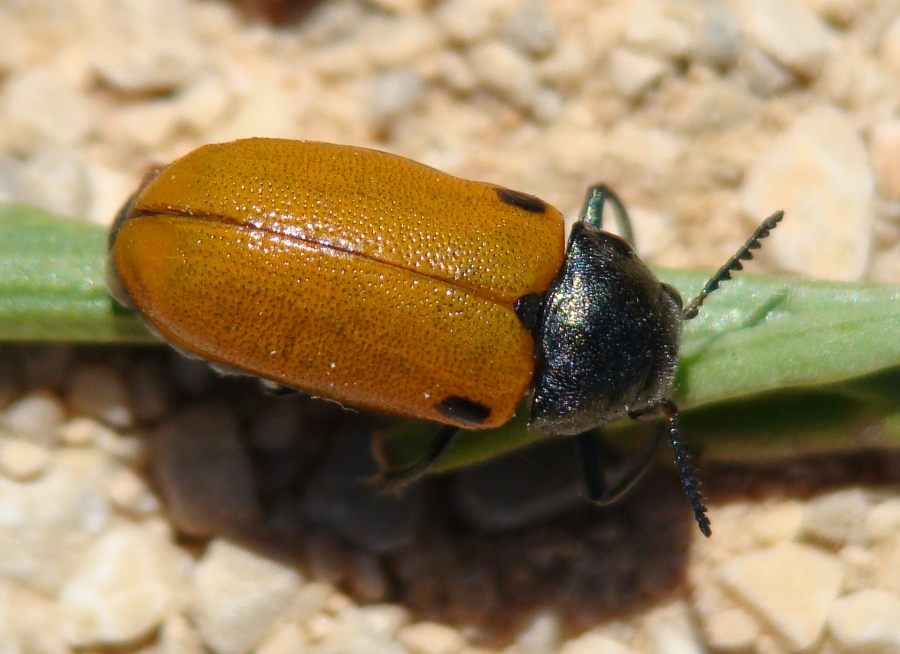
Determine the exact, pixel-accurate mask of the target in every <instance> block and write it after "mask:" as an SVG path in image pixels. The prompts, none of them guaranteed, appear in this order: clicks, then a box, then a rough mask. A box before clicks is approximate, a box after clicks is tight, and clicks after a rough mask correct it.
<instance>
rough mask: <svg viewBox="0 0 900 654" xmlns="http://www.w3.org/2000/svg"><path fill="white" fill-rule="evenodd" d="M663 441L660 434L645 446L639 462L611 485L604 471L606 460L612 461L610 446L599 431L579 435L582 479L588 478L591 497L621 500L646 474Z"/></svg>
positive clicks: (586, 483) (577, 444)
mask: <svg viewBox="0 0 900 654" xmlns="http://www.w3.org/2000/svg"><path fill="white" fill-rule="evenodd" d="M661 441H662V434H661V433H660V434H659V435H658V436H657V437H656V438H654V439H653V441H652V442H651V443H650V444H649V445H648V446H647V447H646V448H645V450H644V451H643V452H642V453H641V456H640V457H639V458H638V460H637V462H635V464H634V465H633V466H631V469H630V470H629V471H628V473H627V474H626V475H625V476H624V477H622V478H621V479H620V480H618V481H617V482H616V483H615V484H614V485H613V486H611V487H610V486H608V485H607V482H606V477H605V476H604V474H603V461H604V460H606V461H608V460H609V455H608V452H604V451H603V450H608V448H605V447H603V444H602V441H601V440H600V436H599V434H598V433H597V431H587V432H584V433H582V434H578V435H577V436H576V437H575V447H576V449H577V451H578V464H579V467H580V468H581V478H582V479H583V480H584V486H585V490H586V491H587V494H588V497H589V498H590V500H591V501H592V502H594V503H595V504H599V505H600V506H608V505H610V504H613V503H615V502H618V501H619V500H620V499H622V497H624V496H625V495H626V494H627V493H628V491H630V490H631V489H632V488H633V487H634V485H635V484H636V483H637V482H638V481H639V480H640V479H641V477H643V476H644V473H645V472H647V470H648V469H649V468H650V463H651V462H652V461H653V455H654V454H655V453H656V448H657V447H658V446H659V444H660V442H661Z"/></svg>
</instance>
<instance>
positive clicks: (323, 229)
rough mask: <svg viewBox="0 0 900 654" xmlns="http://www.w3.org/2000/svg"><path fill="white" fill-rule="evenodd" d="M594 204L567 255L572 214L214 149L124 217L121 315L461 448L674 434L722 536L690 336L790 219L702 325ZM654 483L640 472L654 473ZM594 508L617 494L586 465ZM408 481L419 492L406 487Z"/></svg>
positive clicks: (168, 173)
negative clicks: (468, 436) (466, 442)
mask: <svg viewBox="0 0 900 654" xmlns="http://www.w3.org/2000/svg"><path fill="white" fill-rule="evenodd" d="M606 201H609V202H610V203H611V204H612V205H613V207H614V208H615V209H616V212H617V213H618V214H619V216H620V219H621V220H622V221H623V222H627V215H626V213H625V210H624V208H623V207H622V205H621V202H620V201H619V200H618V198H617V197H616V196H615V195H614V194H612V193H611V192H610V191H609V189H607V188H606V187H604V186H595V187H592V188H591V189H590V191H589V193H588V197H587V200H586V202H585V205H584V209H583V211H582V216H581V219H580V220H579V221H578V222H576V224H575V226H574V227H573V229H572V233H571V235H570V237H569V242H568V246H567V247H566V246H565V243H564V229H563V219H562V216H561V214H560V213H559V211H557V210H556V209H554V208H553V207H551V206H550V205H548V204H547V203H545V202H543V201H542V200H540V199H538V198H536V197H534V196H532V195H528V194H526V193H521V192H519V191H513V190H510V189H508V188H504V187H502V186H498V185H495V184H490V183H485V182H476V181H469V180H464V179H460V178H458V177H454V176H451V175H448V174H446V173H442V172H440V171H437V170H435V169H433V168H430V167H428V166H425V165H423V164H419V163H416V162H413V161H410V160H408V159H404V158H402V157H399V156H395V155H392V154H387V153H384V152H378V151H375V150H369V149H364V148H359V147H350V146H340V145H331V144H327V143H316V142H307V141H288V140H280V139H246V140H240V141H234V142H231V143H224V144H217V145H207V146H203V147H201V148H199V149H197V150H194V151H193V152H190V153H189V154H187V155H186V156H184V157H182V158H181V159H178V160H177V161H175V162H174V163H172V164H171V165H169V166H167V167H165V168H162V169H161V170H159V171H158V172H156V173H155V175H153V176H152V177H151V178H150V179H149V180H147V181H145V183H144V184H143V185H142V186H141V188H139V189H138V191H137V192H136V193H135V194H134V195H133V196H132V197H131V199H130V200H129V201H128V202H127V203H126V205H125V206H124V207H123V208H122V210H121V211H120V212H119V215H118V216H117V218H116V220H115V223H114V225H113V227H112V230H111V233H110V239H109V262H108V278H109V287H110V291H111V293H112V294H113V296H114V297H115V298H116V299H117V300H119V301H120V302H121V303H123V304H125V305H127V306H129V307H132V308H134V309H135V310H136V311H138V312H139V313H140V314H141V315H142V316H143V318H144V319H145V320H146V321H147V323H148V324H149V325H150V327H151V328H152V329H153V330H154V331H155V332H157V333H158V334H159V335H160V336H162V338H163V339H165V340H166V341H167V342H169V343H170V344H172V345H174V346H175V347H176V348H178V349H180V350H182V351H185V352H187V353H190V354H192V355H195V356H199V357H201V358H204V359H207V360H209V361H210V362H212V363H213V364H215V365H216V366H218V367H220V368H223V369H227V370H229V371H236V372H240V373H245V374H251V375H256V376H258V377H261V378H262V379H264V380H267V381H269V382H273V383H275V384H278V385H282V386H286V387H289V388H294V389H299V390H302V391H305V392H308V393H310V394H312V395H316V396H322V397H326V398H330V399H333V400H337V401H339V402H341V403H343V404H346V405H350V406H356V407H361V408H366V409H373V410H376V411H382V412H386V413H390V414H395V415H400V416H408V417H415V418H423V419H427V420H432V421H436V422H439V423H444V424H446V425H448V426H449V427H450V428H449V429H448V430H447V431H446V434H445V435H444V436H443V437H442V438H441V439H439V441H440V442H439V443H438V444H436V445H435V446H434V447H433V449H432V453H431V454H430V455H429V457H428V458H427V460H426V461H424V462H422V464H420V465H417V466H416V467H415V470H413V471H407V474H406V477H407V478H412V477H415V476H418V475H419V474H421V472H423V471H424V469H426V468H427V466H428V465H429V464H430V463H431V462H433V460H434V459H435V458H437V457H438V456H439V455H440V453H441V452H442V451H443V450H444V449H445V448H446V446H447V445H448V444H449V442H450V441H451V440H452V435H453V434H454V433H455V428H457V427H462V428H467V429H485V428H490V427H496V426H498V425H501V424H503V423H505V422H506V421H507V420H509V419H510V417H511V416H512V415H513V413H514V412H515V409H516V406H517V405H518V404H519V402H520V400H521V399H522V398H523V396H526V395H527V394H529V393H530V395H531V405H530V417H531V422H532V425H534V426H535V427H536V428H538V429H541V430H543V431H545V432H547V433H548V434H565V435H579V439H578V442H579V444H580V446H581V453H582V454H583V455H586V456H588V457H589V458H591V457H593V458H594V459H596V456H595V455H596V452H595V450H593V449H592V448H591V445H590V443H591V442H592V441H593V433H594V430H595V429H596V428H597V427H599V426H601V425H603V424H605V423H606V422H608V421H610V420H612V419H615V418H618V417H622V416H632V417H634V416H637V415H639V414H640V415H644V414H648V413H649V414H662V415H664V416H665V417H667V418H668V419H669V430H668V433H669V436H670V441H671V442H672V445H673V447H674V448H675V452H676V460H678V461H679V468H680V470H681V473H682V476H683V480H684V482H685V488H686V490H687V491H688V495H689V497H690V500H691V503H692V506H693V508H694V512H695V515H696V517H697V520H698V522H699V523H700V527H701V529H702V530H703V531H704V533H708V532H709V523H708V520H707V518H706V516H705V510H706V509H705V507H703V504H702V501H701V498H700V494H699V490H698V489H697V484H696V482H695V481H694V478H693V475H692V473H691V471H690V469H689V467H688V465H687V463H686V457H684V453H683V451H682V449H681V445H680V439H679V436H678V429H677V409H676V407H675V405H674V404H673V403H672V401H671V396H672V384H673V380H674V373H675V365H676V360H677V353H678V342H679V337H680V331H681V323H682V321H683V320H685V319H689V318H691V317H693V316H694V315H696V313H697V309H698V308H699V306H700V304H701V303H702V301H703V299H704V298H705V297H706V295H708V294H709V293H710V292H711V291H712V290H715V288H716V287H717V286H718V283H719V282H720V281H722V280H723V279H727V278H728V276H729V275H730V273H731V272H733V271H734V270H736V269H738V268H739V267H740V264H739V263H737V261H738V260H739V259H746V258H749V251H750V249H751V248H753V247H757V246H758V240H759V239H760V238H762V237H763V236H765V235H766V234H768V230H770V229H771V228H772V227H774V225H775V224H776V223H777V222H778V220H779V219H780V218H781V215H780V214H775V215H773V216H772V217H770V218H769V219H768V220H767V221H765V222H764V223H763V225H762V226H761V227H760V228H759V229H758V230H757V232H756V233H755V234H754V235H753V237H752V238H751V239H750V240H749V241H748V242H747V243H746V244H745V246H744V247H743V248H741V250H739V252H738V253H737V254H736V255H735V257H733V258H732V260H730V261H729V263H728V264H726V266H724V267H723V268H722V269H721V270H720V271H719V273H717V275H716V276H715V277H714V278H713V279H711V280H710V282H709V283H708V284H707V286H706V287H705V288H704V290H703V292H702V293H701V294H700V296H698V298H697V299H696V300H695V301H694V302H693V303H692V304H691V305H690V306H689V307H688V308H687V309H685V310H683V309H682V303H681V298H680V296H679V295H678V293H677V292H676V291H675V290H674V289H673V288H671V287H670V286H668V285H666V284H662V283H660V282H659V281H658V280H657V279H656V277H655V275H654V274H653V273H652V272H651V271H650V270H649V268H647V267H646V266H645V265H644V264H643V263H642V262H641V261H640V260H639V259H638V258H637V256H636V255H635V253H634V250H633V249H632V247H631V245H629V244H628V243H627V242H626V241H625V240H623V239H621V238H619V237H617V236H614V235H612V234H610V233H608V232H605V231H603V230H602V229H601V224H602V211H603V206H604V203H605V202H606ZM643 467H644V466H643V464H642V465H641V467H640V469H643ZM584 470H585V473H586V474H587V475H590V477H589V478H588V479H587V480H588V486H589V490H590V492H591V495H592V496H593V497H594V498H595V499H597V500H598V501H601V502H606V501H608V500H610V499H611V498H613V497H616V496H618V495H619V494H621V492H623V491H624V490H625V489H626V488H627V487H628V486H630V485H631V482H633V481H634V479H633V477H636V476H637V474H639V470H637V471H636V472H635V474H634V475H633V476H629V478H628V479H626V480H623V482H622V483H620V484H618V485H617V487H616V488H615V489H609V488H607V487H606V486H605V482H603V481H602V479H601V478H600V477H599V476H598V475H597V474H596V473H597V464H596V461H588V462H587V463H586V464H585V466H584ZM409 472H411V473H412V474H408V473H409Z"/></svg>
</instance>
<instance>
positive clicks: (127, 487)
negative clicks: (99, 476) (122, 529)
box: [106, 468, 160, 516]
mask: <svg viewBox="0 0 900 654" xmlns="http://www.w3.org/2000/svg"><path fill="white" fill-rule="evenodd" d="M106 493H107V496H108V497H109V500H110V502H112V504H113V506H115V507H116V508H118V509H120V510H121V511H124V512H126V513H129V514H131V515H135V516H147V515H150V514H153V513H156V512H157V511H159V509H160V504H159V500H158V499H157V498H156V496H155V495H154V494H153V493H152V492H150V489H149V488H148V487H147V484H146V483H144V480H143V479H141V478H140V477H138V476H137V474H135V472H134V471H133V470H131V469H130V468H119V469H118V470H116V471H115V472H114V473H113V474H112V475H111V476H110V477H109V479H108V480H107V482H106Z"/></svg>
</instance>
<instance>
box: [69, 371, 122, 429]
mask: <svg viewBox="0 0 900 654" xmlns="http://www.w3.org/2000/svg"><path fill="white" fill-rule="evenodd" d="M67 395H68V400H69V406H70V407H71V409H72V410H73V411H75V412H78V413H84V414H87V415H89V416H91V417H93V418H96V419H97V420H99V421H101V422H103V423H105V424H107V425H111V426H113V427H119V428H125V427H130V426H131V424H132V422H133V421H134V416H133V415H132V411H131V398H130V397H129V393H128V388H127V387H126V385H125V379H124V378H123V377H122V375H120V374H119V372H118V371H117V370H115V369H114V368H111V367H109V366H104V365H83V366H81V367H79V368H78V369H77V370H76V371H75V373H74V374H73V375H72V378H71V380H70V382H69V388H68V394H67Z"/></svg>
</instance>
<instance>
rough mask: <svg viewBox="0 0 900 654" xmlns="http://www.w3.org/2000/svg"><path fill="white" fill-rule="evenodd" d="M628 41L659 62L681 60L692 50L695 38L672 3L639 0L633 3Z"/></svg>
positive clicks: (627, 32)
mask: <svg viewBox="0 0 900 654" xmlns="http://www.w3.org/2000/svg"><path fill="white" fill-rule="evenodd" d="M625 42H626V43H627V44H628V45H630V46H633V47H635V48H637V49H639V50H642V51H644V52H647V53H649V54H651V55H653V56H654V57H657V58H660V59H682V58H686V57H688V56H689V54H690V53H691V51H692V50H693V47H694V44H695V39H694V35H693V34H691V31H690V29H689V28H688V26H687V25H685V24H684V22H682V21H681V20H680V19H679V17H678V16H677V15H675V12H673V11H672V5H671V3H667V2H659V1H658V0H638V2H633V3H631V12H630V15H629V18H628V22H627V24H626V26H625Z"/></svg>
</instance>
